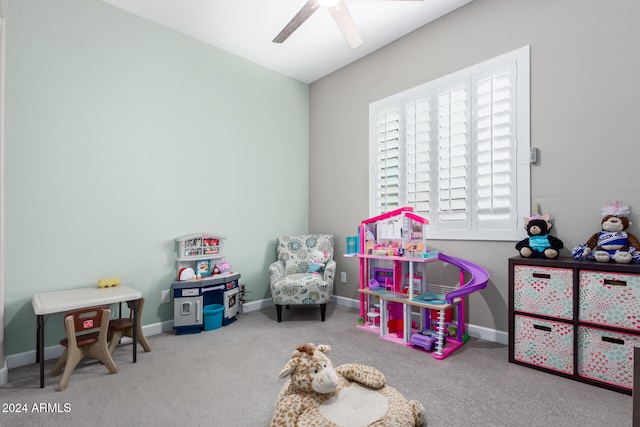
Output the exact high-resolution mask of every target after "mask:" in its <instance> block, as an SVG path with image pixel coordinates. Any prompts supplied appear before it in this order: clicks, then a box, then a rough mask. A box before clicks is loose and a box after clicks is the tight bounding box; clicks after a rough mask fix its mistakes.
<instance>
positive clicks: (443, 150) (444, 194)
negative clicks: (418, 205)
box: [438, 85, 471, 228]
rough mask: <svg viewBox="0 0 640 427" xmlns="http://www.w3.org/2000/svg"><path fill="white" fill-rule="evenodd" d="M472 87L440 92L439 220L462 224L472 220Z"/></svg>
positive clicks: (453, 224)
mask: <svg viewBox="0 0 640 427" xmlns="http://www.w3.org/2000/svg"><path fill="white" fill-rule="evenodd" d="M468 92H469V90H468V87H467V86H466V85H465V86H457V87H453V88H450V89H447V90H445V91H442V92H439V94H438V221H439V223H440V225H441V226H443V227H445V228H447V226H446V223H450V224H449V226H454V227H455V228H460V227H461V225H462V224H461V223H462V222H469V221H470V216H469V208H470V202H471V201H470V200H469V196H470V195H469V181H468V175H469V170H470V164H469V155H468V151H469V134H468V131H467V129H468V127H467V122H468V120H469V112H468V109H469V101H468Z"/></svg>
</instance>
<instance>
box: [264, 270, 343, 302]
mask: <svg viewBox="0 0 640 427" xmlns="http://www.w3.org/2000/svg"><path fill="white" fill-rule="evenodd" d="M272 297H273V301H274V303H275V304H278V305H288V304H293V305H297V304H325V303H327V302H328V301H329V299H330V298H331V286H330V284H329V283H327V282H326V281H325V280H324V279H323V278H322V276H321V275H319V274H313V273H296V274H290V275H289V276H286V277H284V278H283V279H282V280H279V281H277V282H276V283H274V285H273V289H272Z"/></svg>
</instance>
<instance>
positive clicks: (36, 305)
mask: <svg viewBox="0 0 640 427" xmlns="http://www.w3.org/2000/svg"><path fill="white" fill-rule="evenodd" d="M140 298H142V293H141V292H140V291H138V290H136V289H133V288H130V287H128V286H122V285H120V286H115V287H112V288H98V287H92V288H78V289H68V290H64V291H53V292H43V293H39V294H35V295H34V296H33V297H32V298H31V305H32V306H33V312H34V313H35V314H36V316H37V324H38V338H37V343H36V363H38V362H40V388H44V316H45V315H47V314H54V313H62V312H67V311H72V310H78V309H80V308H86V307H95V306H99V305H109V304H115V303H121V302H127V303H128V305H129V307H130V308H131V309H132V311H133V322H134V324H135V325H137V324H138V310H137V308H135V305H134V304H129V303H130V302H131V301H136V300H139V299H140ZM136 335H137V328H133V363H136V358H137V347H138V345H137V343H138V341H137V336H136Z"/></svg>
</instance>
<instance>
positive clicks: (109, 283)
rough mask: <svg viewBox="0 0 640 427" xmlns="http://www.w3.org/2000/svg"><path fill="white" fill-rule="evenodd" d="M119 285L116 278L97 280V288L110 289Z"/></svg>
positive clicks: (118, 280)
mask: <svg viewBox="0 0 640 427" xmlns="http://www.w3.org/2000/svg"><path fill="white" fill-rule="evenodd" d="M119 285H120V279H118V278H117V277H107V278H106V279H100V280H98V287H99V288H112V287H115V286H119Z"/></svg>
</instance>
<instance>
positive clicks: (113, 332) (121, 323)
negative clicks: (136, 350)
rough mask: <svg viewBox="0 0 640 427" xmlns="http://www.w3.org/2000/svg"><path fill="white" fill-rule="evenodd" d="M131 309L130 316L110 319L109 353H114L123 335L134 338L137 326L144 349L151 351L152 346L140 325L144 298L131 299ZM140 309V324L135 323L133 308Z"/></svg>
mask: <svg viewBox="0 0 640 427" xmlns="http://www.w3.org/2000/svg"><path fill="white" fill-rule="evenodd" d="M127 304H128V305H129V308H131V311H130V312H129V317H128V318H127V317H122V318H120V319H112V320H111V321H109V341H110V342H109V353H113V350H114V349H115V348H116V346H117V345H118V344H119V343H120V340H121V339H122V337H129V338H133V328H134V327H135V328H136V335H137V339H138V342H139V343H140V345H142V348H143V349H144V351H146V352H149V351H151V346H150V345H149V343H148V342H147V339H146V338H145V337H144V334H143V333H142V327H140V318H141V317H142V307H143V306H144V298H140V299H139V300H135V301H130V302H128V303H127ZM134 309H136V310H137V311H138V324H137V325H134V323H133V310H134Z"/></svg>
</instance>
